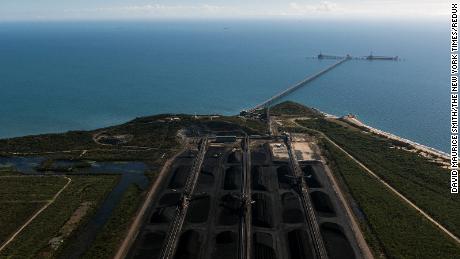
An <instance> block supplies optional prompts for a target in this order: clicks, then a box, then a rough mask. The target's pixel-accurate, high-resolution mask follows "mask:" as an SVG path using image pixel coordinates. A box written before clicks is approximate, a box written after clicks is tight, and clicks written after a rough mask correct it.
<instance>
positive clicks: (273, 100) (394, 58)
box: [245, 53, 399, 113]
mask: <svg viewBox="0 0 460 259" xmlns="http://www.w3.org/2000/svg"><path fill="white" fill-rule="evenodd" d="M315 58H317V59H336V60H338V61H337V62H336V63H334V64H332V65H330V66H329V67H327V68H325V69H323V70H321V71H319V72H317V73H316V74H313V75H311V76H309V77H307V78H305V79H304V80H302V81H300V82H298V83H296V84H295V85H292V86H290V87H288V88H287V89H285V90H284V91H282V92H280V93H278V94H276V95H274V96H272V97H270V98H269V99H267V100H265V101H264V102H262V103H259V104H257V105H256V106H254V107H252V108H250V109H247V110H245V112H247V113H252V112H254V111H256V110H260V109H263V108H266V107H269V106H270V105H272V104H273V103H276V102H277V101H279V100H280V99H281V98H283V97H285V96H286V95H288V94H290V93H292V92H294V91H296V90H298V89H300V88H301V87H303V86H305V85H306V84H308V83H310V82H311V81H313V80H315V79H316V78H318V77H320V76H321V75H324V74H325V73H327V72H329V71H331V70H332V69H334V68H336V67H337V66H339V65H340V64H342V63H344V62H346V61H348V60H352V59H353V60H391V61H398V60H399V57H398V56H374V55H372V53H371V54H370V55H369V56H363V57H352V56H350V55H346V56H336V55H326V54H322V53H320V54H319V55H318V56H317V57H315Z"/></svg>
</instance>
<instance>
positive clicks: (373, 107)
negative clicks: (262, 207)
mask: <svg viewBox="0 0 460 259" xmlns="http://www.w3.org/2000/svg"><path fill="white" fill-rule="evenodd" d="M449 28H450V27H449V24H448V23H445V24H442V23H436V22H431V23H430V22H420V21H418V22H417V23H415V22H382V21H355V22H353V21H350V22H343V21H342V22H339V21H308V20H278V21H269V20H253V21H243V20H239V21H236V20H234V21H226V20H210V21H204V20H201V21H190V20H180V21H179V20H178V21H130V22H116V21H111V22H109V21H107V22H5V23H0V138H7V137H15V136H22V135H28V134H39V133H48V132H63V131H67V130H81V129H84V130H86V129H95V128H98V127H104V126H108V125H114V124H117V123H121V122H125V121H128V120H130V119H133V118H134V117H138V116H144V115H151V114H156V113H190V114H195V113H196V114H209V113H218V114H225V115H231V114H237V113H239V111H241V110H242V109H245V108H250V107H251V106H254V105H256V104H258V103H260V102H261V101H263V100H265V99H267V98H268V97H270V96H272V95H274V94H275V93H277V92H279V91H281V90H282V89H284V88H286V87H288V86H290V85H292V84H293V83H296V82H298V81H300V80H302V79H303V78H305V77H307V76H308V75H310V74H313V73H315V72H317V71H319V70H321V69H322V68H325V67H326V66H328V65H330V64H332V63H333V62H334V61H331V60H316V59H311V58H310V57H312V56H316V55H317V54H319V53H320V52H322V53H328V54H329V53H330V54H337V55H344V54H350V55H353V56H364V55H368V54H369V53H371V52H372V53H373V54H374V55H391V56H396V55H397V56H399V57H401V58H402V60H401V61H398V62H394V61H366V60H356V61H350V62H346V63H344V64H342V65H340V66H339V67H337V68H336V69H334V70H332V71H330V72H328V73H327V74H325V75H323V76H321V77H320V78H318V79H317V80H315V81H313V82H311V83H310V84H308V85H307V86H306V87H304V88H302V89H301V90H299V91H298V92H295V93H294V94H292V95H290V96H288V97H286V98H285V99H288V100H294V101H297V102H300V103H303V104H306V105H308V106H311V107H315V108H318V109H320V110H322V111H324V112H327V113H331V114H335V115H345V114H347V113H353V114H356V115H357V116H358V118H359V119H360V120H362V121H363V122H365V123H367V124H369V125H371V126H373V127H376V128H379V129H382V130H384V131H388V132H391V133H394V134H396V135H399V136H402V137H405V138H408V139H411V140H414V141H417V142H420V143H422V144H425V145H428V146H431V147H434V148H438V149H440V150H443V151H447V150H449V116H450V110H449V109H450V108H449V106H450V104H449V100H450V99H449V94H450V93H449V78H450V71H449V61H450V56H449V54H450V53H449Z"/></svg>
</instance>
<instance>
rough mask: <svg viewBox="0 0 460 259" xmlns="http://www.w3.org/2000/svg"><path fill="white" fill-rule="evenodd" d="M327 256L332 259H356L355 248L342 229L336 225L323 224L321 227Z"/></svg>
mask: <svg viewBox="0 0 460 259" xmlns="http://www.w3.org/2000/svg"><path fill="white" fill-rule="evenodd" d="M320 230H321V234H322V236H323V240H324V245H325V246H326V250H327V254H328V256H329V258H331V259H353V258H356V256H355V253H354V252H353V248H352V247H351V245H350V242H349V241H348V239H347V237H346V236H345V234H344V233H343V230H342V227H340V226H339V225H337V224H334V223H328V222H327V223H323V224H321V227H320Z"/></svg>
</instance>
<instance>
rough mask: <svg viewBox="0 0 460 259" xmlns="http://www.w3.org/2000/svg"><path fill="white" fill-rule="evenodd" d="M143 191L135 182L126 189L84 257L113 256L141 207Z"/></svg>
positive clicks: (102, 257) (100, 258)
mask: <svg viewBox="0 0 460 259" xmlns="http://www.w3.org/2000/svg"><path fill="white" fill-rule="evenodd" d="M141 193H142V191H141V190H140V189H139V188H138V187H137V186H136V185H134V184H132V185H130V186H129V187H128V188H127V189H126V191H125V193H124V194H123V197H122V199H121V201H120V203H119V204H118V206H117V208H116V209H115V210H114V211H113V213H112V216H111V217H110V219H109V221H108V222H107V223H106V224H105V226H104V228H103V229H102V231H101V232H100V233H99V234H98V235H97V237H96V240H95V241H94V243H93V244H92V246H91V247H90V248H89V249H88V251H87V252H86V253H85V254H84V256H83V258H88V259H90V258H98V259H104V258H113V256H114V255H115V253H116V252H117V248H118V246H119V245H120V243H121V242H122V240H123V238H124V233H125V232H126V231H127V229H128V228H129V224H130V223H131V220H132V218H133V217H134V215H135V213H136V211H137V209H138V208H139V205H140V203H141V201H142V198H143V196H142V195H141Z"/></svg>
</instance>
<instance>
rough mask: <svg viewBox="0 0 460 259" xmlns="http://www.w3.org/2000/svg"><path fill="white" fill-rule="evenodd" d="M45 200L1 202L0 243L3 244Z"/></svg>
mask: <svg viewBox="0 0 460 259" xmlns="http://www.w3.org/2000/svg"><path fill="white" fill-rule="evenodd" d="M44 205H45V202H27V201H24V202H14V203H13V202H0V226H1V227H0V244H3V242H5V241H6V240H7V239H8V237H10V236H11V235H12V234H13V233H14V232H15V231H16V230H17V229H18V228H19V227H20V226H21V225H23V224H24V223H25V222H26V221H27V219H29V218H30V217H31V216H32V215H33V213H34V212H35V211H37V210H38V209H39V208H40V207H42V206H44Z"/></svg>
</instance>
